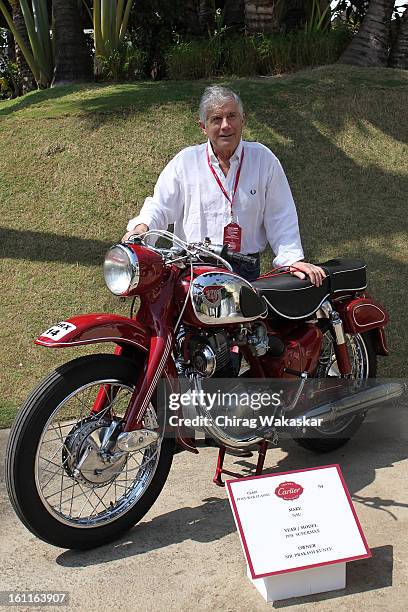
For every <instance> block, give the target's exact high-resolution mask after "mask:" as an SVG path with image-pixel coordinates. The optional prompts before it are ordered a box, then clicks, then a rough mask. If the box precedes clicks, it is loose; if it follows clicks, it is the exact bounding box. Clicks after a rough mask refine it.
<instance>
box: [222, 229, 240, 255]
mask: <svg viewBox="0 0 408 612" xmlns="http://www.w3.org/2000/svg"><path fill="white" fill-rule="evenodd" d="M241 236H242V228H241V226H240V225H238V223H228V225H226V226H225V227H224V244H227V245H228V248H229V249H231V250H232V251H235V252H237V253H239V251H240V250H241Z"/></svg>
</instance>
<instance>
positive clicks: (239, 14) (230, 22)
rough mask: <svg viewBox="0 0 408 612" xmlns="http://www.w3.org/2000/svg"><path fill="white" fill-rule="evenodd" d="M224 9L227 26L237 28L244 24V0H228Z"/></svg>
mask: <svg viewBox="0 0 408 612" xmlns="http://www.w3.org/2000/svg"><path fill="white" fill-rule="evenodd" d="M224 11H225V12H224V20H225V25H226V26H228V27H231V26H232V27H237V28H242V27H243V26H244V24H245V17H244V0H226V2H225V9H224Z"/></svg>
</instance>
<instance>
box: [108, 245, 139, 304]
mask: <svg viewBox="0 0 408 612" xmlns="http://www.w3.org/2000/svg"><path fill="white" fill-rule="evenodd" d="M113 249H120V250H121V251H123V252H124V253H125V254H126V256H127V257H128V259H129V265H130V268H131V278H130V283H129V286H128V288H127V289H126V290H125V291H123V292H122V293H116V292H114V291H112V289H111V288H110V287H109V285H108V283H107V282H106V277H105V262H106V258H107V257H108V255H109V253H110V252H111V251H113ZM103 270H104V278H105V283H106V286H107V287H108V289H109V291H111V293H113V295H118V296H126V295H128V294H129V292H130V291H132V290H133V289H136V287H137V286H138V284H139V280H140V266H139V259H138V257H137V255H136V253H135V252H134V251H133V249H131V248H130V247H129V246H127V245H126V244H122V243H121V242H119V243H118V244H114V245H112V246H111V247H110V249H108V251H107V252H106V255H105V260H104V264H103Z"/></svg>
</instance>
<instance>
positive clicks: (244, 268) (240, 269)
mask: <svg viewBox="0 0 408 612" xmlns="http://www.w3.org/2000/svg"><path fill="white" fill-rule="evenodd" d="M248 255H249V257H254V258H256V263H255V264H254V265H251V264H247V263H239V264H232V268H233V270H234V272H236V273H237V274H239V275H240V276H242V278H245V280H247V281H249V282H252V281H254V280H256V279H257V278H258V276H259V275H260V273H261V262H260V256H259V253H248Z"/></svg>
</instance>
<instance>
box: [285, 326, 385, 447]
mask: <svg viewBox="0 0 408 612" xmlns="http://www.w3.org/2000/svg"><path fill="white" fill-rule="evenodd" d="M346 338H347V348H348V352H349V356H350V361H351V368H352V369H351V378H352V379H354V380H365V379H367V378H369V377H370V378H375V376H376V374H377V355H376V352H375V350H374V346H373V342H372V338H371V335H370V334H369V333H365V334H356V335H350V334H347V336H346ZM340 376H341V374H340V370H339V367H338V364H337V359H336V354H335V352H334V343H333V338H332V336H331V333H330V331H327V332H326V333H325V335H324V338H323V344H322V351H321V355H320V360H319V365H318V368H317V372H316V377H317V378H326V379H327V378H340ZM364 417H365V413H358V414H354V415H350V416H344V417H341V418H338V419H336V420H335V421H332V422H330V423H322V425H320V426H319V427H310V428H309V430H310V431H311V434H312V435H313V437H310V438H308V437H307V433H306V436H305V437H304V438H295V442H297V443H298V444H299V445H300V446H303V447H304V448H307V449H308V450H312V451H315V452H318V453H326V452H329V451H332V450H335V449H336V448H340V446H343V444H346V442H348V440H349V439H350V438H351V437H352V436H353V435H354V433H355V432H356V431H357V429H358V428H359V427H360V425H361V423H362V422H363V421H364Z"/></svg>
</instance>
